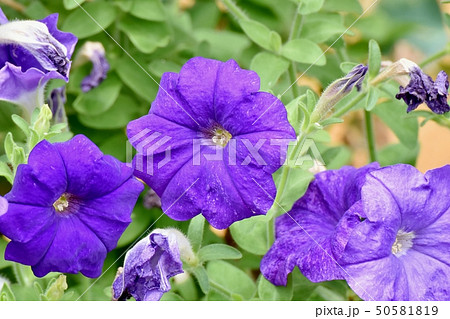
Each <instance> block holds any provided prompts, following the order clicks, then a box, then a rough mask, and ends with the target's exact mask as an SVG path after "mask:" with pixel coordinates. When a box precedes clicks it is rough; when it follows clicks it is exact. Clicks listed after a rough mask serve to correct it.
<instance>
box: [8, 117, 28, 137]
mask: <svg viewBox="0 0 450 319" xmlns="http://www.w3.org/2000/svg"><path fill="white" fill-rule="evenodd" d="M11 119H12V120H13V122H14V123H15V124H16V125H17V126H18V127H19V128H20V129H21V130H22V132H23V133H24V134H25V136H28V135H29V134H30V128H29V127H30V124H29V123H28V122H27V121H25V120H24V119H23V118H22V117H20V116H19V115H17V114H13V115H11Z"/></svg>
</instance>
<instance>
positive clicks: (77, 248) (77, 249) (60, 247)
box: [32, 216, 107, 278]
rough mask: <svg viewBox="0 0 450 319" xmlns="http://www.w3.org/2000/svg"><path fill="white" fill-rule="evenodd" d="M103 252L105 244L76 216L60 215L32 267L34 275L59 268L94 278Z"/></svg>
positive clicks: (97, 272) (40, 275)
mask: <svg viewBox="0 0 450 319" xmlns="http://www.w3.org/2000/svg"><path fill="white" fill-rule="evenodd" d="M67 252H70V254H68V253H67ZM106 252H107V251H106V248H105V245H104V244H103V243H102V242H101V241H100V239H98V237H97V236H96V235H95V234H94V233H93V232H92V230H90V229H89V228H88V227H86V226H85V225H84V224H83V223H82V222H81V221H80V220H79V219H78V218H77V217H76V216H69V217H67V218H64V217H62V218H59V219H58V229H57V231H56V235H55V238H54V240H53V243H52V244H51V245H50V247H49V249H48V251H47V253H46V254H45V256H44V257H43V258H42V260H41V261H39V262H38V263H37V264H36V265H33V267H32V269H33V272H34V274H35V275H36V276H38V277H42V276H45V275H46V274H48V273H49V272H51V271H59V272H64V273H71V274H76V273H78V272H81V273H82V274H83V275H85V276H87V277H90V278H95V277H98V276H100V274H101V271H102V266H103V262H104V260H105V258H106Z"/></svg>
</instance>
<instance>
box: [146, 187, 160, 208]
mask: <svg viewBox="0 0 450 319" xmlns="http://www.w3.org/2000/svg"><path fill="white" fill-rule="evenodd" d="M143 204H144V207H145V208H147V209H152V208H154V207H158V208H161V198H159V196H158V194H156V193H155V191H154V190H153V189H151V188H150V189H149V190H148V192H147V193H146V194H145V196H144V201H143Z"/></svg>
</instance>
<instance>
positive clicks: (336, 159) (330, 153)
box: [321, 146, 352, 169]
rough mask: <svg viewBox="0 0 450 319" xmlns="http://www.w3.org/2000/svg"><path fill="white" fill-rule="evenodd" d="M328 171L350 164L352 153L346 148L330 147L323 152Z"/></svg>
mask: <svg viewBox="0 0 450 319" xmlns="http://www.w3.org/2000/svg"><path fill="white" fill-rule="evenodd" d="M321 154H322V158H323V161H324V163H325V165H326V167H327V169H338V168H341V167H342V166H344V165H348V164H349V163H350V160H351V157H352V152H351V151H350V150H349V149H348V147H346V146H336V147H329V148H327V149H326V150H325V151H321Z"/></svg>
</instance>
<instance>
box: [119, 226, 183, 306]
mask: <svg viewBox="0 0 450 319" xmlns="http://www.w3.org/2000/svg"><path fill="white" fill-rule="evenodd" d="M180 239H181V242H180ZM185 241H186V242H187V240H186V238H185V237H184V235H182V234H181V233H179V231H177V230H175V229H156V230H154V231H153V232H152V233H151V234H150V235H149V236H147V237H145V238H144V239H142V240H141V241H139V242H138V243H137V244H136V245H135V246H134V247H133V248H132V249H130V250H129V251H128V252H127V254H126V255H125V260H124V266H123V268H119V270H118V274H117V277H116V279H115V280H114V283H113V286H112V291H113V299H114V300H126V299H129V298H131V297H134V298H135V299H136V300H137V301H156V300H159V299H161V297H162V295H163V294H164V293H166V292H168V291H169V290H170V288H171V287H170V283H169V278H171V277H173V276H175V275H177V274H180V273H183V263H182V262H181V259H180V250H181V247H179V246H183V244H185V243H184V242H185ZM188 246H189V249H190V245H188Z"/></svg>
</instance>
